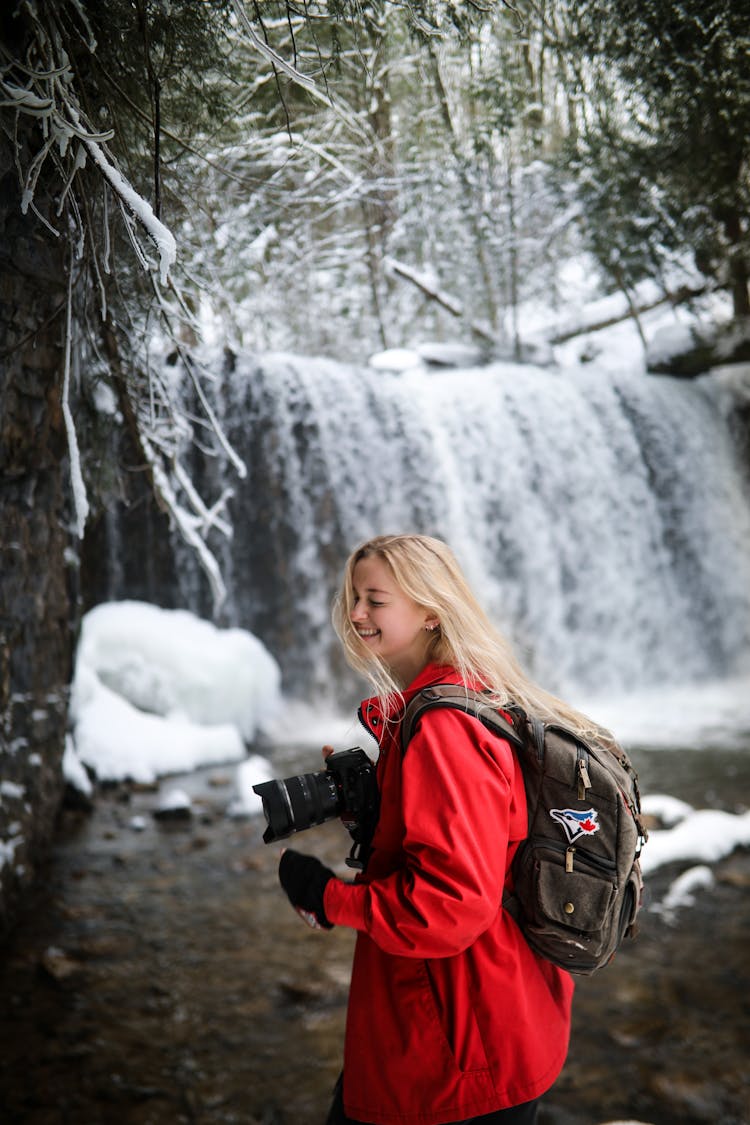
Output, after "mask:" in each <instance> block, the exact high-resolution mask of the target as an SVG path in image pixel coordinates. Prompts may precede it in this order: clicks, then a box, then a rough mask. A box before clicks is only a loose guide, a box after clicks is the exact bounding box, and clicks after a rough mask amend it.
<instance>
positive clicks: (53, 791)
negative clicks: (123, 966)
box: [0, 125, 77, 938]
mask: <svg viewBox="0 0 750 1125" xmlns="http://www.w3.org/2000/svg"><path fill="white" fill-rule="evenodd" d="M1 130H2V126H1V125H0V479H1V480H2V489H0V568H1V569H0V574H1V575H2V587H1V590H2V592H1V594H0V938H2V937H3V936H4V935H5V934H6V933H7V931H8V929H9V928H10V926H11V924H12V922H13V920H14V916H15V914H16V913H17V909H18V906H19V903H20V901H21V897H22V892H23V891H24V890H25V889H26V888H27V887H28V886H29V885H30V883H31V882H32V880H33V877H34V874H35V871H36V868H37V866H38V863H39V862H40V860H41V859H42V858H43V857H44V855H45V851H46V847H47V844H48V842H49V840H50V838H51V835H52V831H53V828H54V824H55V819H56V815H57V811H58V808H59V805H60V801H61V797H62V793H63V778H62V756H63V749H64V740H65V725H66V718H67V709H68V690H69V689H68V685H69V682H70V674H71V666H72V654H73V646H74V630H75V605H76V601H77V598H76V596H75V592H74V590H73V589H72V586H73V584H74V583H73V579H74V575H75V573H76V561H75V553H74V552H75V550H76V548H75V547H74V545H73V542H72V540H71V535H70V533H69V530H68V528H67V524H68V520H69V509H70V504H69V495H68V483H67V482H68V463H67V441H66V437H65V428H64V423H63V418H62V413H61V385H62V378H61V368H62V342H63V326H64V315H63V309H64V302H65V271H64V261H63V249H62V247H61V246H60V245H56V244H55V240H54V238H53V236H52V235H51V234H50V233H49V232H48V231H46V229H45V228H44V227H43V225H42V224H41V223H40V222H39V220H38V219H37V218H36V216H35V215H33V214H32V211H31V209H30V210H29V212H28V213H27V214H26V215H23V214H22V213H21V208H20V191H19V185H18V177H17V172H16V168H15V166H14V160H13V156H14V154H13V142H12V140H11V139H10V137H9V136H8V134H7V133H5V132H4V131H1ZM23 155H24V154H22V157H23ZM41 195H42V193H41V189H40V188H39V187H38V188H37V198H36V200H35V202H36V204H37V205H38V206H39V205H41V203H42V202H43V201H42V198H41ZM50 210H51V209H50ZM63 241H64V240H63V239H62V238H61V239H60V242H63Z"/></svg>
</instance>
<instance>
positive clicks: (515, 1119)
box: [326, 1076, 541, 1125]
mask: <svg viewBox="0 0 750 1125" xmlns="http://www.w3.org/2000/svg"><path fill="white" fill-rule="evenodd" d="M540 1101H541V1098H535V1099H534V1101H533V1102H524V1103H523V1105H513V1106H511V1107H510V1108H509V1109H496V1110H495V1112H494V1113H483V1114H482V1116H481V1117H467V1118H465V1119H464V1120H463V1121H454V1122H451V1125H536V1113H537V1110H538V1109H539V1102H540ZM326 1125H368V1123H367V1122H366V1121H355V1120H354V1118H352V1117H347V1116H346V1114H345V1113H344V1099H343V1076H341V1077H339V1079H338V1081H337V1083H336V1086H335V1088H334V1091H333V1103H332V1105H331V1108H330V1110H329V1111H328V1117H327V1118H326Z"/></svg>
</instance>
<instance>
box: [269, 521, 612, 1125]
mask: <svg viewBox="0 0 750 1125" xmlns="http://www.w3.org/2000/svg"><path fill="white" fill-rule="evenodd" d="M334 625H335V627H336V630H337V632H338V634H339V637H340V638H341V641H342V643H343V646H344V650H345V653H346V656H347V659H348V660H349V662H350V663H351V664H352V666H353V667H354V668H355V669H356V670H357V671H359V672H362V673H364V675H365V676H367V677H368V678H369V679H370V681H371V683H372V684H373V686H374V689H375V693H376V694H375V695H374V696H373V698H372V699H369V700H366V701H365V702H364V703H363V705H362V708H361V710H360V718H361V719H362V722H363V723H364V725H365V726H366V727H367V728H368V730H370V731H371V732H372V733H373V734H374V735H375V737H376V738H377V740H378V742H379V744H380V755H379V758H378V764H377V778H378V785H379V789H380V815H379V820H378V824H377V827H376V829H375V833H374V836H373V839H372V846H371V850H370V854H369V859H368V861H367V865H366V868H365V870H364V871H363V872H362V873H361V874H360V875H358V877H357V880H356V882H354V883H347V882H344V881H342V880H341V879H338V878H337V877H336V876H335V875H334V874H333V872H331V871H330V870H329V869H328V868H326V867H324V866H323V865H322V864H321V863H320V862H319V861H318V860H317V859H314V858H313V857H311V856H305V855H301V854H299V853H298V852H295V851H292V850H287V851H286V852H285V853H284V854H283V856H282V858H281V863H280V867H279V875H280V880H281V883H282V886H283V887H284V889H285V890H286V892H287V894H288V896H289V899H290V901H291V902H292V904H293V905H294V906H295V907H296V908H297V909H298V910H299V911H300V913H302V914H303V916H304V917H305V918H306V919H307V921H309V922H311V923H312V924H314V925H320V926H323V927H330V926H333V925H346V926H352V927H353V928H354V929H356V930H357V931H359V933H358V939H357V944H356V949H355V954H354V966H353V971H352V982H351V989H350V995H349V1007H348V1013H347V1027H346V1042H345V1051H344V1071H343V1085H342V1084H341V1083H339V1086H338V1088H337V1092H336V1097H335V1099H334V1104H333V1106H332V1109H331V1113H330V1115H329V1118H328V1122H329V1125H334V1123H337V1122H339V1123H340V1122H348V1121H354V1122H365V1123H372V1125H392V1123H400V1125H443V1123H456V1122H461V1123H464V1122H472V1123H477V1125H478V1123H480V1122H481V1123H483V1125H490V1123H495V1122H497V1123H498V1125H499V1123H503V1125H532V1123H533V1122H534V1121H535V1120H536V1112H537V1106H538V1101H539V1098H540V1097H541V1095H542V1094H543V1093H544V1092H545V1091H546V1090H548V1089H549V1087H550V1086H551V1085H552V1083H553V1082H554V1081H555V1079H556V1078H557V1076H558V1074H559V1072H560V1070H561V1068H562V1065H563V1062H564V1060H565V1055H566V1052H567V1045H568V1037H569V1031H570V1006H571V1000H572V994H573V982H572V980H571V978H570V976H569V975H568V974H567V973H566V972H565V971H563V970H561V969H558V968H556V967H555V966H553V965H552V964H551V963H550V962H548V961H545V960H543V959H542V958H540V957H538V956H537V955H536V954H535V953H533V952H532V951H531V949H530V948H529V946H528V945H527V944H526V942H525V940H524V938H523V936H522V934H521V931H520V930H519V929H518V927H517V925H516V923H515V922H514V920H513V919H512V918H511V917H510V915H509V914H508V913H507V911H504V910H503V909H502V906H501V902H502V897H503V891H504V890H508V889H511V888H512V874H511V863H512V860H513V856H514V854H515V851H516V849H517V847H518V843H519V841H521V840H522V839H523V838H524V837H525V835H526V826H527V818H526V798H525V792H524V784H523V777H522V775H521V770H520V767H519V766H518V764H517V762H516V759H515V757H514V754H513V751H512V749H511V747H510V744H509V743H508V742H506V741H505V740H503V739H501V738H499V737H497V736H495V735H493V734H491V733H490V732H489V731H488V730H487V729H486V728H485V727H484V726H483V725H482V723H481V722H480V721H479V720H478V719H476V718H474V717H473V716H471V715H468V714H464V713H463V712H461V711H458V710H454V709H447V708H445V709H442V708H435V709H432V710H430V711H428V712H427V713H426V714H424V715H423V716H422V718H421V719H420V720H419V722H418V724H417V726H416V728H415V731H414V734H413V736H412V738H411V741H410V742H409V746H408V748H407V751H406V753H405V754H404V753H402V750H401V746H400V742H399V724H400V719H401V717H402V715H403V711H404V706H405V704H406V703H408V701H409V700H410V699H411V698H412V697H413V696H414V694H415V693H416V692H418V691H420V690H421V689H422V688H424V687H426V686H428V685H429V684H434V683H446V682H448V683H455V684H463V685H465V686H467V687H469V688H473V689H475V690H484V691H489V692H490V693H491V696H492V700H493V702H494V704H495V705H496V706H498V707H500V708H502V707H505V706H508V705H509V704H510V703H511V702H514V703H517V704H519V705H520V706H521V707H523V708H524V709H525V710H527V711H529V712H531V713H533V714H535V715H538V716H539V717H540V718H543V719H557V720H558V721H562V722H564V723H565V724H566V725H567V726H569V727H572V728H573V729H574V730H576V731H578V732H579V733H580V734H581V735H582V736H584V737H585V736H586V735H587V734H589V735H590V734H591V733H592V725H591V724H590V723H589V722H588V721H587V720H586V719H585V717H584V716H582V715H580V714H578V713H577V712H575V711H573V710H572V709H571V708H569V707H567V706H566V705H565V704H563V703H562V702H560V701H559V700H557V699H555V698H554V697H553V696H551V695H549V694H548V693H547V692H545V691H543V690H542V689H541V688H539V687H538V686H537V685H535V684H533V683H532V682H531V681H530V680H529V679H528V678H527V677H526V676H525V675H524V674H523V672H522V671H521V669H520V668H519V666H518V664H517V662H516V660H515V659H514V657H513V655H512V654H511V652H510V650H509V648H508V646H507V644H506V642H505V641H504V640H503V638H502V637H501V636H500V635H499V634H498V633H497V631H496V630H495V629H494V628H493V627H492V625H491V624H490V622H489V621H488V619H487V617H486V616H485V614H484V612H483V611H482V609H481V608H480V606H479V605H478V603H477V601H476V599H475V598H474V596H473V594H472V593H471V591H470V589H469V588H468V586H467V584H466V581H465V579H464V577H463V575H462V573H461V571H460V569H459V567H458V564H457V563H456V560H455V558H454V556H453V555H452V553H451V552H450V550H449V549H448V548H447V547H446V546H445V544H443V543H442V542H440V541H439V540H437V539H432V538H429V537H427V536H418V535H396V536H381V537H378V538H375V539H372V540H370V541H369V542H367V543H365V544H363V545H362V546H361V547H359V548H358V549H357V550H356V551H354V553H353V554H352V555H351V557H350V559H349V561H348V563H347V566H346V571H345V576H344V581H343V587H342V590H341V593H340V595H339V597H338V599H337V602H336V605H335V607H334ZM326 751H330V748H326V749H325V750H324V753H326ZM342 1091H343V1093H342Z"/></svg>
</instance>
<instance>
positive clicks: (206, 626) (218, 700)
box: [65, 601, 280, 785]
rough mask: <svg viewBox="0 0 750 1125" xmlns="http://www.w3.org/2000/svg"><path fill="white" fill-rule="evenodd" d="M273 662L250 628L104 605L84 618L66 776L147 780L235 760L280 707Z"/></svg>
mask: <svg viewBox="0 0 750 1125" xmlns="http://www.w3.org/2000/svg"><path fill="white" fill-rule="evenodd" d="M279 681H280V674H279V668H278V665H277V664H276V661H275V660H274V659H273V657H272V656H271V655H270V653H268V651H267V650H266V649H265V648H264V646H263V645H262V644H261V643H260V641H258V639H257V638H256V637H254V636H253V635H252V634H251V633H248V632H246V631H245V630H242V629H218V628H217V627H216V626H214V625H212V624H211V623H210V622H208V621H204V620H201V619H200V618H197V617H195V616H194V615H193V614H191V613H188V612H187V611H185V610H165V609H160V608H159V607H157V606H153V605H149V604H146V603H143V602H133V601H126V602H108V603H105V604H103V605H100V606H97V607H96V608H95V609H93V610H91V611H90V612H89V613H88V614H87V615H86V616H85V618H84V621H83V626H82V631H81V639H80V642H79V645H78V651H77V654H76V666H75V674H74V678H73V687H72V697H71V709H70V714H71V719H72V723H73V732H72V739H71V745H70V747H69V752H68V751H66V767H65V769H66V777H67V778H68V780H69V781H70V783H71V784H74V785H75V784H76V776H79V775H78V766H79V765H80V766H85V767H88V769H89V770H91V771H92V772H93V773H94V774H95V776H96V777H97V779H98V780H100V781H119V780H123V779H125V778H130V779H131V780H133V781H138V782H144V783H148V782H153V781H154V780H155V779H156V778H157V777H160V776H164V775H167V774H173V773H181V772H189V771H191V770H194V769H197V768H198V767H200V766H205V765H211V764H218V763H226V762H237V761H241V760H242V759H243V758H244V757H245V755H246V752H247V751H246V745H247V744H248V743H250V742H252V740H253V739H254V737H255V736H256V734H257V733H258V731H260V730H261V729H262V728H263V726H264V724H267V723H268V722H269V721H270V719H271V717H272V716H273V714H274V713H275V711H276V710H277V708H278V707H279V706H280V693H279Z"/></svg>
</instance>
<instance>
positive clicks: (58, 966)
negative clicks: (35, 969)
mask: <svg viewBox="0 0 750 1125" xmlns="http://www.w3.org/2000/svg"><path fill="white" fill-rule="evenodd" d="M39 968H40V969H41V970H42V972H43V973H44V974H45V975H46V976H47V977H49V978H50V979H52V980H53V981H55V982H56V983H57V984H66V983H68V982H69V981H71V980H73V979H74V978H75V977H77V976H80V974H81V973H82V972H83V965H82V964H81V962H80V961H77V960H76V959H75V958H73V957H70V956H69V955H68V954H67V953H65V952H64V951H63V950H62V949H57V948H56V946H50V947H49V949H47V950H45V952H44V953H43V954H42V956H41V958H40V959H39Z"/></svg>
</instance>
